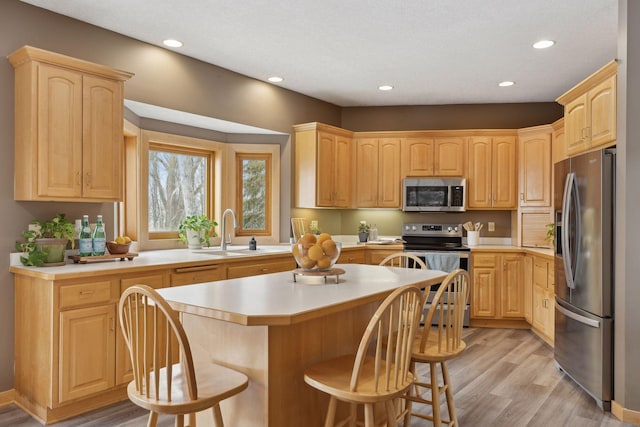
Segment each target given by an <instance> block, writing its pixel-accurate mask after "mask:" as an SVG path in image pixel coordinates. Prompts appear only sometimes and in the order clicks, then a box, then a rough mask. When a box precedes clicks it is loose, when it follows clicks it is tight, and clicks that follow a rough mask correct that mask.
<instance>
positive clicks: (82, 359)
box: [58, 304, 116, 402]
mask: <svg viewBox="0 0 640 427" xmlns="http://www.w3.org/2000/svg"><path fill="white" fill-rule="evenodd" d="M115 331H116V305H115V304H109V305H104V306H98V307H90V308H82V309H77V310H70V311H63V312H61V313H60V346H59V356H58V357H59V381H60V395H59V401H60V402H66V401H69V400H73V399H77V398H80V397H84V396H87V395H90V394H92V393H96V392H99V391H104V390H107V389H109V388H111V387H113V386H114V379H115V353H116V351H115V343H116V340H115V338H116V337H115Z"/></svg>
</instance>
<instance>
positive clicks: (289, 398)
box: [159, 264, 446, 427]
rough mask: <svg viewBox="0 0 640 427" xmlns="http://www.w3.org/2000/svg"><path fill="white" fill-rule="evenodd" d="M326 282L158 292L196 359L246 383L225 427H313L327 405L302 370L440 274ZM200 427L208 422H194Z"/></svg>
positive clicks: (225, 408) (403, 272) (377, 272)
mask: <svg viewBox="0 0 640 427" xmlns="http://www.w3.org/2000/svg"><path fill="white" fill-rule="evenodd" d="M336 267H338V268H341V269H343V270H344V271H345V273H344V274H342V275H340V277H339V282H338V283H336V277H335V276H330V277H328V278H327V283H326V284H325V282H324V280H323V279H322V278H320V280H318V279H319V278H317V277H300V276H298V277H297V278H296V282H294V280H293V274H292V272H290V271H289V272H281V273H273V274H265V275H261V276H254V277H247V278H241V279H232V280H223V281H218V282H211V283H202V284H196V285H189V286H182V287H177V288H167V289H160V290H159V292H160V293H161V294H162V296H164V297H165V298H166V299H167V300H168V301H169V303H170V304H171V305H172V306H173V307H174V308H175V309H176V310H178V311H179V312H180V313H181V316H182V321H183V325H184V327H185V329H186V331H187V335H188V336H189V341H190V344H191V350H192V352H193V356H194V360H195V361H196V363H197V361H198V360H211V359H212V360H215V361H216V362H218V363H221V364H223V365H226V366H229V367H232V368H235V369H237V370H239V371H242V372H244V373H245V374H246V375H247V376H249V378H250V381H249V388H248V389H247V390H245V391H244V392H242V393H241V394H239V395H237V396H234V397H232V398H230V399H227V400H226V401H224V402H223V403H222V412H223V416H224V417H225V423H226V424H228V425H238V426H243V427H245V426H246V427H250V426H278V427H284V426H296V427H297V426H321V425H322V424H323V420H324V414H325V411H326V408H327V404H328V397H327V396H326V395H324V394H323V393H320V392H318V391H317V390H315V389H312V388H311V387H309V386H307V385H306V384H305V383H304V380H303V373H304V370H305V369H306V368H307V367H308V366H310V365H312V364H314V363H317V362H319V361H321V360H325V359H329V358H332V357H335V356H339V355H342V354H346V353H351V352H354V351H355V350H356V349H357V346H358V344H359V342H360V339H361V337H362V334H363V332H364V329H365V327H366V325H367V323H368V322H369V319H370V318H371V316H372V315H373V313H374V312H375V310H376V308H377V307H378V305H379V304H380V302H381V301H382V300H383V299H384V298H385V297H386V296H387V295H389V294H390V293H391V292H392V291H393V290H394V289H396V288H398V287H400V286H404V285H409V284H415V285H418V286H421V287H426V286H430V285H433V284H437V283H440V282H441V281H442V280H443V278H444V277H445V276H446V273H444V272H441V271H437V270H413V269H403V268H394V267H380V266H373V265H358V264H340V265H337V266H336ZM198 421H199V424H201V425H210V424H211V423H212V419H211V415H210V413H201V414H199V415H198Z"/></svg>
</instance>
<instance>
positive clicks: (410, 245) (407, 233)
mask: <svg viewBox="0 0 640 427" xmlns="http://www.w3.org/2000/svg"><path fill="white" fill-rule="evenodd" d="M402 240H404V242H405V243H404V251H405V252H408V253H411V254H413V255H415V256H417V257H418V258H420V259H421V260H423V261H424V262H425V263H426V264H427V265H428V266H429V268H430V269H432V270H442V271H446V272H447V273H449V272H451V271H453V270H455V269H457V268H462V269H464V270H466V271H469V255H470V252H471V249H469V248H468V247H467V246H464V245H463V244H462V224H422V223H410V224H404V225H403V226H402ZM434 294H435V291H431V292H430V295H429V298H428V300H427V303H428V302H429V301H431V300H432V298H433V295H434ZM434 320H435V319H434ZM464 325H465V326H469V303H468V302H467V308H466V310H465V316H464Z"/></svg>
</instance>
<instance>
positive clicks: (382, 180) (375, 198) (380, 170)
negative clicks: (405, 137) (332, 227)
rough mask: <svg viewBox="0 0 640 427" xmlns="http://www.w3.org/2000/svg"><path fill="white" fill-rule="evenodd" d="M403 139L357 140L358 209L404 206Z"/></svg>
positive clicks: (356, 201)
mask: <svg viewBox="0 0 640 427" xmlns="http://www.w3.org/2000/svg"><path fill="white" fill-rule="evenodd" d="M400 142H401V141H400V139H398V138H381V139H373V138H362V139H358V140H356V165H357V166H356V193H355V199H356V200H355V203H356V207H360V208H364V207H371V208H399V207H400V187H401V179H400V148H401V147H400Z"/></svg>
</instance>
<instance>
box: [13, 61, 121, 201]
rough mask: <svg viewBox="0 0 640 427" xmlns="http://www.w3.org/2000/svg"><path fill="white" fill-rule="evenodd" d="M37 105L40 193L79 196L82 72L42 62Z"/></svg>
mask: <svg viewBox="0 0 640 427" xmlns="http://www.w3.org/2000/svg"><path fill="white" fill-rule="evenodd" d="M37 108H38V124H37V129H38V130H37V134H38V151H37V156H38V157H37V164H36V166H35V167H36V170H33V171H30V172H29V173H33V174H37V177H38V180H37V182H38V186H37V188H38V190H37V191H38V197H47V196H49V197H80V195H81V193H82V185H81V180H82V176H81V175H82V75H81V74H80V73H77V72H73V71H68V70H65V69H62V68H58V67H54V66H49V65H45V64H40V65H39V69H38V105H37ZM120 128H121V129H122V125H120ZM16 179H19V177H16Z"/></svg>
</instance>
